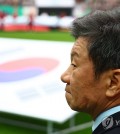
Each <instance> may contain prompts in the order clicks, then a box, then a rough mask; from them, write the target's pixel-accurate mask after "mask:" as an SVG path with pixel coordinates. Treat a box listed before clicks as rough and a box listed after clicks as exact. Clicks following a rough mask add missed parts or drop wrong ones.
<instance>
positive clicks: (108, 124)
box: [61, 8, 120, 134]
mask: <svg viewBox="0 0 120 134" xmlns="http://www.w3.org/2000/svg"><path fill="white" fill-rule="evenodd" d="M71 33H72V35H73V37H75V43H74V45H73V47H72V50H71V64H70V66H69V67H68V69H67V70H66V71H65V72H64V73H63V74H62V76H61V80H62V81H63V82H64V83H66V87H65V91H66V93H65V96H66V100H67V102H68V104H69V106H70V107H71V109H73V110H75V111H79V112H86V113H88V114H90V115H91V116H92V118H93V120H94V123H93V127H92V130H93V134H118V133H120V122H119V120H120V9H119V8H118V9H114V10H108V11H95V12H93V13H91V14H89V15H87V16H84V17H82V18H77V19H75V20H74V22H73V24H72V26H71Z"/></svg>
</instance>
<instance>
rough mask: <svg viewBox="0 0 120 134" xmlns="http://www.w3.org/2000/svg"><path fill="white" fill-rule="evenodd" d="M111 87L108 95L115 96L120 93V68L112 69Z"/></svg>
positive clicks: (108, 89)
mask: <svg viewBox="0 0 120 134" xmlns="http://www.w3.org/2000/svg"><path fill="white" fill-rule="evenodd" d="M109 78H110V81H109V87H108V88H107V91H106V96H107V97H114V96H116V95H118V94H120V69H115V70H112V72H111V76H110V77H109Z"/></svg>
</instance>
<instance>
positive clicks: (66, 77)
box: [61, 71, 70, 84]
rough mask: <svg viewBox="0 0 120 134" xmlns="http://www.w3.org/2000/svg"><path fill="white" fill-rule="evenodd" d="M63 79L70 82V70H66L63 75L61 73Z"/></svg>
mask: <svg viewBox="0 0 120 134" xmlns="http://www.w3.org/2000/svg"><path fill="white" fill-rule="evenodd" d="M61 81H62V82H64V83H67V84H69V83H70V72H68V71H65V72H64V73H63V74H62V75H61Z"/></svg>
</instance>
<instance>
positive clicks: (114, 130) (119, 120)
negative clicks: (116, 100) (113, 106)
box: [92, 112, 120, 134]
mask: <svg viewBox="0 0 120 134" xmlns="http://www.w3.org/2000/svg"><path fill="white" fill-rule="evenodd" d="M92 134H120V112H117V113H115V114H113V115H111V116H109V117H107V118H106V119H105V120H103V121H102V122H101V124H100V125H99V126H98V127H97V128H96V129H95V130H94V131H93V133H92Z"/></svg>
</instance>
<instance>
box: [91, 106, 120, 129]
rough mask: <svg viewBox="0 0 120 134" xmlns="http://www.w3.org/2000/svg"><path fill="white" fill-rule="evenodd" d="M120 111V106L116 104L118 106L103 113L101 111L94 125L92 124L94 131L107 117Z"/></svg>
mask: <svg viewBox="0 0 120 134" xmlns="http://www.w3.org/2000/svg"><path fill="white" fill-rule="evenodd" d="M119 111H120V106H116V107H113V108H111V109H109V110H107V111H105V112H103V113H101V114H100V115H99V116H98V117H97V118H96V119H95V121H94V122H93V126H92V131H94V130H95V129H96V128H97V127H98V125H99V124H100V123H101V122H102V121H103V120H104V119H105V118H107V117H108V116H110V115H112V114H114V113H117V112H119Z"/></svg>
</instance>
